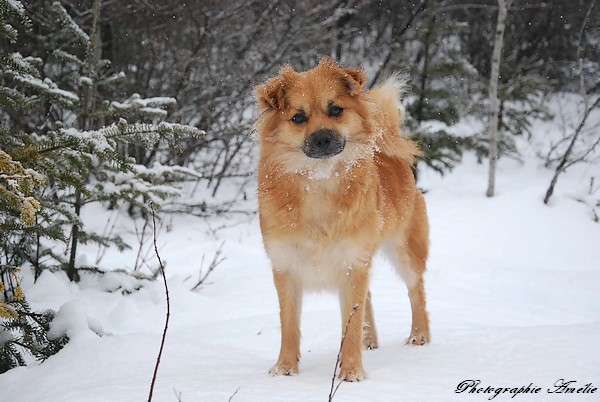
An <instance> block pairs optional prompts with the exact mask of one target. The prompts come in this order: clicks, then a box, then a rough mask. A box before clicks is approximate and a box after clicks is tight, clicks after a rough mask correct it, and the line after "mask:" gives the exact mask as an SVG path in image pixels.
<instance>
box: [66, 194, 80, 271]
mask: <svg viewBox="0 0 600 402" xmlns="http://www.w3.org/2000/svg"><path fill="white" fill-rule="evenodd" d="M80 214H81V191H79V189H77V190H75V215H77V217H79V216H80ZM78 243H79V225H78V224H75V225H73V227H72V228H71V253H70V255H69V265H67V269H66V271H67V276H68V277H69V279H70V280H71V281H72V282H79V272H78V271H77V267H76V266H75V262H76V259H77V244H78Z"/></svg>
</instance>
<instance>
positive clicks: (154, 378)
mask: <svg viewBox="0 0 600 402" xmlns="http://www.w3.org/2000/svg"><path fill="white" fill-rule="evenodd" d="M150 209H151V210H152V233H153V240H154V253H155V254H156V258H157V259H158V265H159V267H160V273H161V275H162V278H163V283H164V285H165V298H166V302H167V314H166V318H165V326H164V329H163V334H162V338H161V341H160V349H159V350H158V356H157V357H156V365H155V366H154V374H153V375H152V383H151V384H150V393H149V394H148V402H151V401H152V393H153V392H154V384H155V382H156V376H157V374H158V366H160V358H161V356H162V352H163V348H164V346H165V340H166V338H167V330H168V328H169V317H170V316H171V302H170V299H169V287H168V285H167V276H166V275H165V267H164V265H163V263H162V260H161V258H160V254H159V253H158V246H157V244H156V217H155V212H154V203H152V202H150Z"/></svg>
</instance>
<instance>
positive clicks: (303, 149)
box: [256, 60, 375, 179]
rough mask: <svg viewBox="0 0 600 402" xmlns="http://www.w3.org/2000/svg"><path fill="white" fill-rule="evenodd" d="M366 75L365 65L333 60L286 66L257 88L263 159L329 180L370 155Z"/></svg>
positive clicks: (372, 138)
mask: <svg viewBox="0 0 600 402" xmlns="http://www.w3.org/2000/svg"><path fill="white" fill-rule="evenodd" d="M366 79H367V77H366V75H365V73H364V72H363V70H362V69H348V68H341V67H339V66H338V65H337V64H336V63H335V62H334V61H332V60H322V61H321V62H320V63H319V65H318V66H317V67H315V68H313V69H312V70H309V71H306V72H302V73H299V72H296V71H294V70H293V69H292V68H291V67H290V66H285V67H283V68H282V69H281V71H280V73H279V75H278V76H276V77H274V78H272V79H270V80H269V81H267V82H266V83H264V84H262V85H260V86H258V87H257V89H256V97H257V100H258V103H259V106H260V108H261V109H262V111H263V113H262V115H261V117H260V119H259V121H258V131H259V135H260V140H261V146H262V155H263V157H268V158H269V160H270V161H271V162H272V163H275V164H277V165H279V166H280V167H281V168H282V169H284V170H285V171H287V172H288V173H297V174H305V175H308V176H309V177H311V178H315V179H325V178H328V177H330V175H331V174H332V173H334V172H335V171H336V169H338V168H340V166H345V167H346V168H350V167H351V166H352V165H353V164H355V163H358V162H359V161H360V160H361V159H362V158H365V157H369V156H371V155H372V154H373V150H374V144H375V141H374V136H375V133H374V130H373V127H372V124H371V118H370V108H369V105H368V101H367V100H366V98H365V97H364V96H363V86H364V85H365V83H366Z"/></svg>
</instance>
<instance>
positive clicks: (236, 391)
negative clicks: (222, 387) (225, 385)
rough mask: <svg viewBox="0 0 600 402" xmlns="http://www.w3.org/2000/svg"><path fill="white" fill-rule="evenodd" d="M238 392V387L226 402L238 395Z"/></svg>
mask: <svg viewBox="0 0 600 402" xmlns="http://www.w3.org/2000/svg"><path fill="white" fill-rule="evenodd" d="M239 390H240V387H238V389H236V390H235V392H234V393H233V394H231V396H230V397H229V399H228V402H231V401H232V399H233V397H234V396H235V395H236V394H237V393H238V391H239Z"/></svg>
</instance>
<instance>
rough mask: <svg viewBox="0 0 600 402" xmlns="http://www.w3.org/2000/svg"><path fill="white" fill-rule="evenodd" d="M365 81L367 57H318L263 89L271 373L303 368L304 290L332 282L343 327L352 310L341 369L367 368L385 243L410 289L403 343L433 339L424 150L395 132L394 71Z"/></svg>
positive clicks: (262, 195) (261, 170)
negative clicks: (272, 305) (375, 83)
mask: <svg viewBox="0 0 600 402" xmlns="http://www.w3.org/2000/svg"><path fill="white" fill-rule="evenodd" d="M365 82H366V76H365V73H364V72H363V70H362V69H347V68H341V67H339V66H338V65H337V64H336V63H335V62H333V61H331V60H322V61H321V62H320V63H319V65H318V66H317V67H315V68H314V69H312V70H309V71H306V72H302V73H299V72H295V71H294V70H293V69H292V68H291V67H289V66H286V67H283V68H282V69H281V71H280V74H279V75H278V76H276V77H275V78H272V79H271V80H269V81H267V82H266V83H264V84H262V85H260V86H258V87H257V89H256V96H257V100H258V102H259V106H260V108H261V110H262V114H261V116H260V118H259V120H258V122H257V130H258V133H259V137H260V145H261V156H260V162H259V167H258V183H259V190H258V195H259V209H260V225H261V230H262V234H263V240H264V244H265V248H266V251H267V254H268V255H269V258H270V259H271V262H272V264H273V275H274V281H275V286H276V288H277V294H278V297H279V304H280V318H281V332H282V333H281V350H280V354H279V359H278V361H277V363H276V364H275V366H273V368H272V369H271V371H270V372H271V373H272V374H273V375H278V374H284V375H293V374H296V373H297V372H298V361H299V358H300V311H301V304H302V294H303V292H304V291H305V290H314V289H330V290H335V291H338V292H339V294H340V305H341V310H342V330H343V329H344V328H345V326H346V323H348V322H349V325H348V333H347V336H346V338H345V340H344V342H343V347H342V354H341V369H340V378H342V379H344V380H347V381H359V380H362V379H363V378H365V372H364V370H363V367H362V348H363V346H364V347H367V348H376V347H377V346H378V345H377V333H376V329H375V322H374V319H373V309H372V305H371V294H370V292H369V269H370V266H371V260H372V258H373V255H374V254H375V252H376V251H377V250H378V249H379V248H382V247H384V248H385V249H386V250H387V251H389V254H390V256H391V257H392V260H393V262H394V265H395V266H396V268H397V270H398V273H399V275H400V276H401V277H402V279H403V280H404V281H405V283H406V285H407V287H408V290H409V297H410V301H411V306H412V328H411V333H410V337H409V338H408V342H407V343H411V344H419V345H421V344H424V343H427V342H429V321H428V316H427V312H426V309H425V290H424V287H423V273H424V271H425V264H426V260H427V253H428V244H429V240H428V236H429V234H428V233H429V226H428V221H427V213H426V209H425V202H424V199H423V196H422V195H421V193H420V191H419V190H418V189H417V188H416V186H415V179H414V176H413V173H412V171H411V164H412V163H413V162H414V159H415V157H416V156H417V155H418V154H419V150H418V148H417V146H416V145H415V144H414V143H413V142H411V141H409V140H408V139H406V138H404V137H402V135H401V132H400V124H401V118H402V113H401V111H402V109H401V105H400V103H399V100H398V98H399V95H400V94H399V84H398V80H397V78H396V77H392V78H390V79H389V80H388V81H387V82H385V83H384V84H383V85H381V86H379V87H377V88H374V89H372V90H370V91H364V90H363V86H364V84H365ZM336 108H337V109H336ZM340 108H341V109H342V111H341V112H339V109H340ZM338 112H339V115H338ZM298 115H300V117H298ZM319 133H320V134H319ZM323 133H324V134H323ZM317 134H319V135H321V136H322V137H323V136H324V137H325V138H326V139H325V140H323V141H326V142H323V141H322V140H320V139H316V136H317ZM330 142H333V145H330ZM340 147H343V149H342V150H341V151H340V150H339V148H340ZM305 150H308V151H306V152H305ZM309 154H311V155H317V157H314V156H311V157H309V156H308V155H309ZM321 154H325V155H324V156H323V155H321ZM354 306H358V307H357V308H356V311H355V313H354V315H352V316H351V314H352V311H353V309H354ZM350 317H351V319H350ZM363 331H364V332H363Z"/></svg>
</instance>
